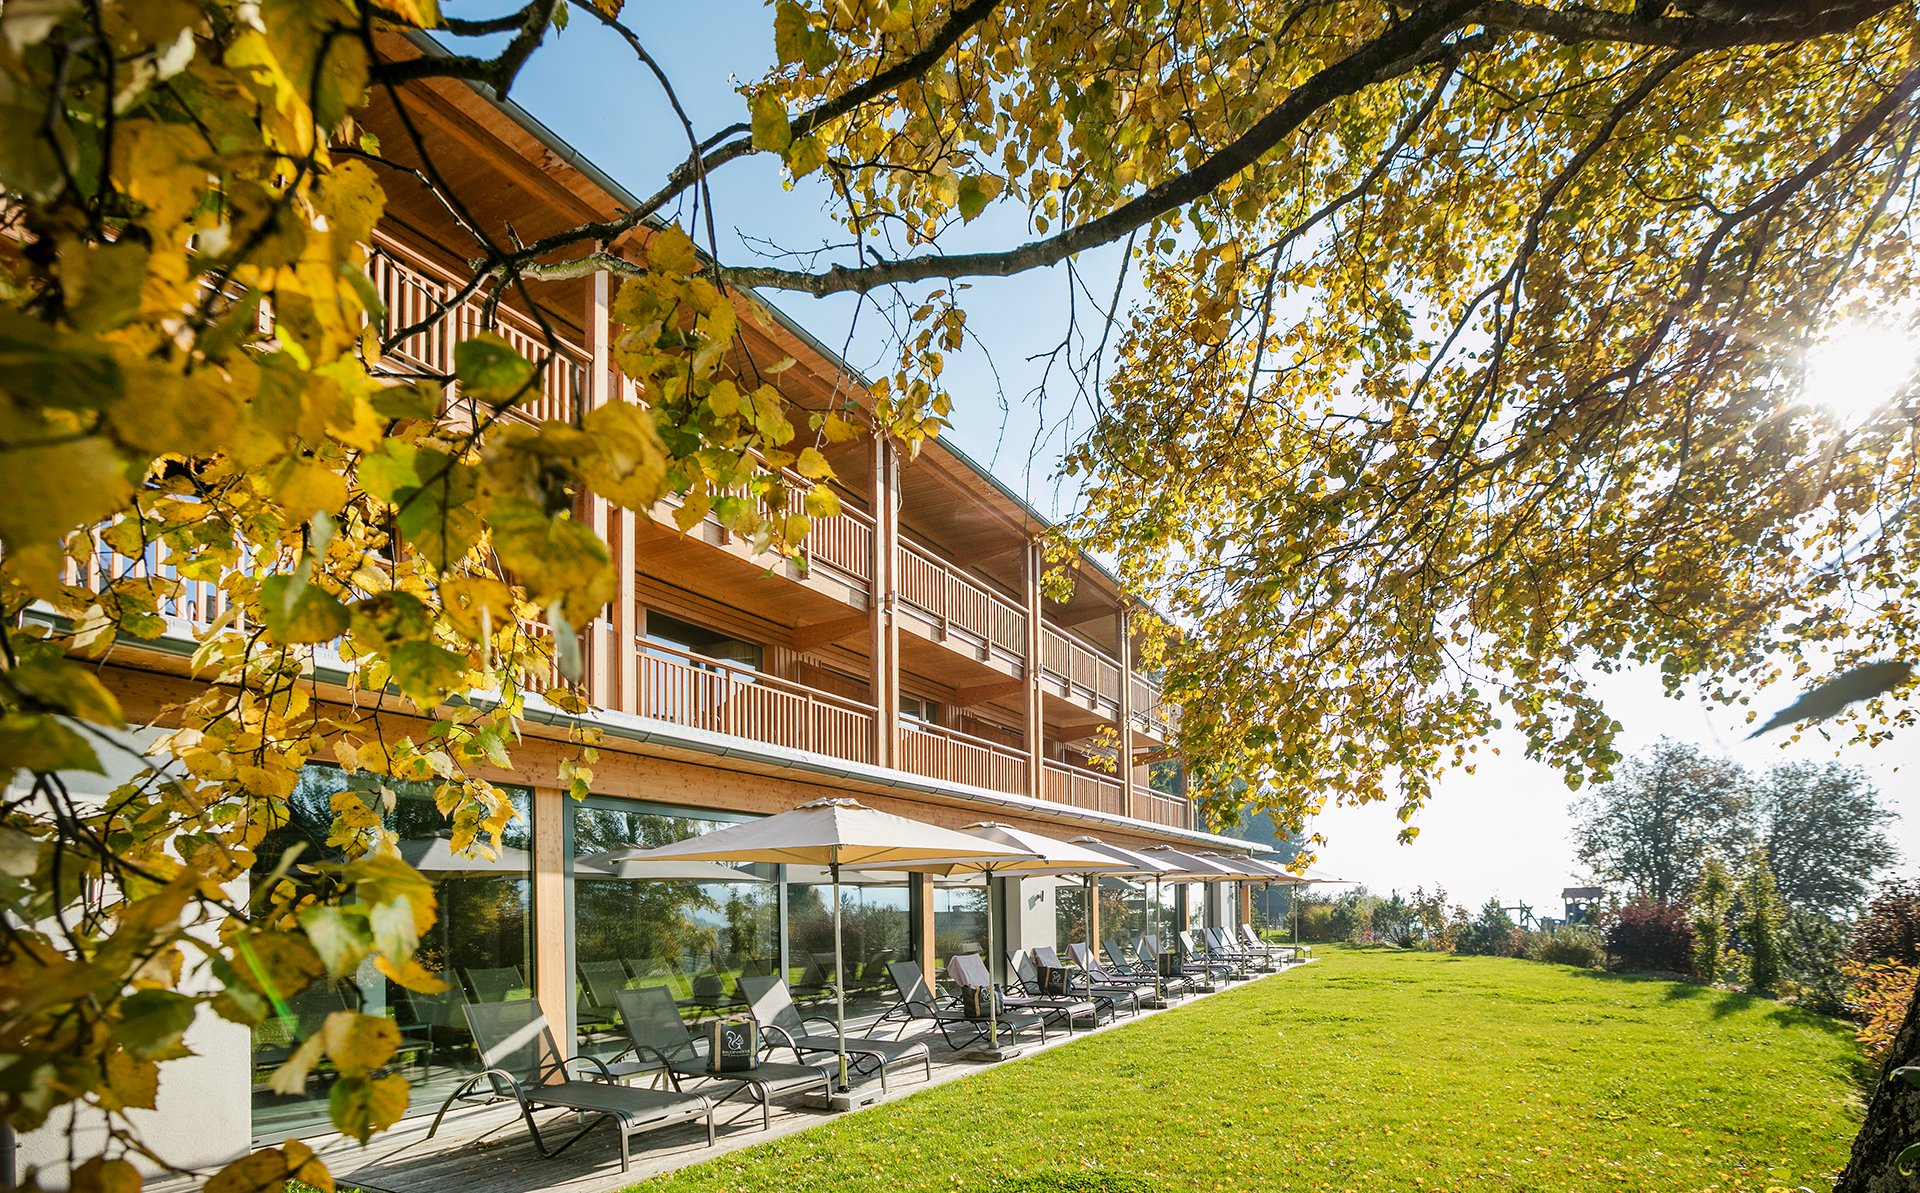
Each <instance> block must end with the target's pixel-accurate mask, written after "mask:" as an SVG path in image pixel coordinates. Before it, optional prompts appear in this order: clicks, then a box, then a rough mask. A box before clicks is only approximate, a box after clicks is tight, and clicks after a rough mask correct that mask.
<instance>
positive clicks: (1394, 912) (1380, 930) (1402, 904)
mask: <svg viewBox="0 0 1920 1193" xmlns="http://www.w3.org/2000/svg"><path fill="white" fill-rule="evenodd" d="M1373 939H1375V940H1377V941H1380V942H1381V943H1382V944H1395V945H1399V946H1400V947H1401V948H1403V949H1404V948H1411V947H1412V946H1414V945H1416V944H1418V943H1419V942H1420V928H1419V924H1418V921H1416V920H1415V918H1414V914H1413V905H1412V904H1410V903H1408V902H1407V901H1406V900H1405V899H1402V898H1401V897H1400V896H1399V894H1397V893H1396V894H1394V895H1393V896H1391V897H1390V898H1386V899H1382V900H1380V901H1378V902H1376V903H1375V904H1374V905H1373Z"/></svg>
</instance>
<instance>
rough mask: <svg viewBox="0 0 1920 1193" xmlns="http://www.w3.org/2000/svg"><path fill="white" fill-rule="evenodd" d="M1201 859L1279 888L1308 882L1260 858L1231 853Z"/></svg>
mask: <svg viewBox="0 0 1920 1193" xmlns="http://www.w3.org/2000/svg"><path fill="white" fill-rule="evenodd" d="M1199 857H1200V858H1201V859H1202V860H1203V861H1208V862H1211V863H1213V864H1214V865H1216V866H1225V867H1226V868H1228V869H1230V870H1232V871H1234V873H1235V874H1237V875H1238V876H1239V877H1241V878H1244V879H1247V880H1248V881H1251V882H1268V883H1273V884H1275V885H1279V886H1299V885H1301V884H1302V883H1304V882H1306V879H1304V878H1300V877H1298V876H1297V875H1293V874H1289V873H1287V872H1286V870H1285V869H1283V868H1281V867H1280V866H1276V865H1272V864H1269V863H1267V862H1263V861H1261V860H1259V859H1258V858H1251V857H1243V856H1241V855H1239V854H1229V853H1203V854H1200V855H1199Z"/></svg>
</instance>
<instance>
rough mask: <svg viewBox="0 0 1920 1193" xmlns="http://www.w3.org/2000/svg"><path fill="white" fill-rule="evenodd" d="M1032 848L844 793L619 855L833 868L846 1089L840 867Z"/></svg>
mask: <svg viewBox="0 0 1920 1193" xmlns="http://www.w3.org/2000/svg"><path fill="white" fill-rule="evenodd" d="M1032 856H1033V855H1032V854H1030V853H1028V852H1027V851H1026V850H1022V849H1015V848H1012V847H1011V846H1006V845H999V844H996V843H994V842H991V841H987V840H984V839H982V838H980V837H975V836H971V835H969V834H966V833H956V832H954V831H953V830H952V829H945V828H940V827H938V826H937V825H931V824H922V823H920V822H919V821H917V820H908V819H907V818H906V817H904V816H894V815H891V814H889V813H886V812H879V811H875V810H874V809H872V808H869V807H867V806H866V805H864V804H862V803H861V802H860V801H858V800H855V799H849V798H847V797H845V796H840V797H835V798H832V799H817V800H813V801H812V802H810V803H804V804H801V805H800V806H799V807H797V808H792V809H790V810H788V811H785V812H781V813H778V814H776V815H773V816H767V817H763V818H761V819H759V820H750V821H747V822H746V823H744V824H735V825H730V826H728V827H726V828H723V829H716V830H714V831H713V832H711V833H707V834H706V835H704V836H699V837H690V838H688V839H687V840H685V841H676V842H674V843H673V844H671V845H662V846H660V847H659V848H657V849H643V850H639V851H636V852H633V853H629V854H626V855H624V858H623V859H621V860H627V861H639V862H667V861H708V862H773V863H775V864H782V865H789V864H790V865H801V866H818V865H824V866H826V867H827V873H828V875H829V876H830V877H831V879H832V882H833V973H834V983H833V1021H834V1032H835V1034H836V1036H837V1037H838V1040H839V1051H840V1088H841V1089H845V1088H846V1087H847V1000H846V992H845V990H844V986H845V984H846V983H845V980H844V974H843V970H844V960H843V958H842V956H841V944H840V871H841V868H842V867H846V868H848V869H869V870H944V869H946V868H948V867H950V866H952V865H953V864H954V863H956V862H963V861H976V860H979V859H981V858H989V857H1007V858H1030V857H1032Z"/></svg>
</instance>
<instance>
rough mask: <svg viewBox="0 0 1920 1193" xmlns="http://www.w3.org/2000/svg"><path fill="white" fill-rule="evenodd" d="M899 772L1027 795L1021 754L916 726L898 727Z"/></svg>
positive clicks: (995, 744)
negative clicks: (908, 772)
mask: <svg viewBox="0 0 1920 1193" xmlns="http://www.w3.org/2000/svg"><path fill="white" fill-rule="evenodd" d="M900 769H901V770H909V771H912V772H913V773H914V774H916V775H925V776H926V777H928V778H930V779H946V780H949V781H951V782H955V783H969V784H972V785H973V786H975V787H985V788H988V789H989V790H992V791H1004V792H1006V793H1007V794H1008V795H1025V794H1026V793H1027V755H1026V752H1025V751H1024V750H1020V749H1017V748H1015V747H1013V746H1003V745H1000V744H999V743H998V742H990V741H986V740H985V739H983V738H978V737H973V736H971V735H970V734H965V733H958V732H955V731H954V730H952V729H946V728H942V727H941V726H939V725H927V724H922V723H919V722H911V723H902V724H901V726H900Z"/></svg>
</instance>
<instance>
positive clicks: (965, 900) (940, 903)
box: [933, 881, 993, 975]
mask: <svg viewBox="0 0 1920 1193" xmlns="http://www.w3.org/2000/svg"><path fill="white" fill-rule="evenodd" d="M989 939H990V937H989V936H988V933H987V888H986V884H985V883H984V882H979V881H976V882H974V883H971V884H969V885H966V886H944V885H936V886H935V887H934V888H933V967H934V972H935V973H936V974H940V975H944V974H945V973H946V972H947V962H948V960H949V959H951V958H952V957H953V956H954V954H956V953H971V954H973V955H974V956H976V957H979V958H980V959H981V960H982V961H984V962H986V964H987V968H988V969H989V970H991V969H992V968H993V959H992V958H991V957H989V956H988V955H987V950H988V947H989V946H988V940H989Z"/></svg>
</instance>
